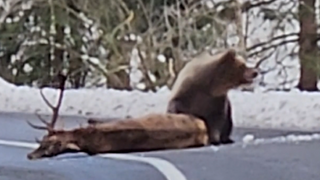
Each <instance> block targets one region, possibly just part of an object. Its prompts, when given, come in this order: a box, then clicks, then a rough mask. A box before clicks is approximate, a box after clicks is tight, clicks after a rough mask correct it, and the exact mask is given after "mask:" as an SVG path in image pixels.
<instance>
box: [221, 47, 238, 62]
mask: <svg viewBox="0 0 320 180" xmlns="http://www.w3.org/2000/svg"><path fill="white" fill-rule="evenodd" d="M236 55H237V52H236V50H235V49H228V50H227V51H226V52H225V54H224V55H223V57H222V58H223V59H224V61H228V62H230V61H232V62H233V61H234V60H235V59H236Z"/></svg>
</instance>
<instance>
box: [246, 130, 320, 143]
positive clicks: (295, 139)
mask: <svg viewBox="0 0 320 180" xmlns="http://www.w3.org/2000/svg"><path fill="white" fill-rule="evenodd" d="M315 140H320V134H318V133H314V134H311V135H295V134H290V135H287V136H279V137H274V138H261V139H256V140H254V141H251V142H247V143H244V144H243V146H246V145H248V144H253V145H258V144H270V143H299V142H309V141H315Z"/></svg>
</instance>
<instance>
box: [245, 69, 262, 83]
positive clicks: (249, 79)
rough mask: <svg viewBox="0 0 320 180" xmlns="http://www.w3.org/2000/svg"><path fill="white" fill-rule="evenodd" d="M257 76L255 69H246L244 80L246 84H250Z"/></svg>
mask: <svg viewBox="0 0 320 180" xmlns="http://www.w3.org/2000/svg"><path fill="white" fill-rule="evenodd" d="M258 75H259V72H258V70H257V69H255V68H248V69H247V70H246V71H245V73H244V79H245V80H246V81H247V82H252V81H253V79H254V78H256V77H257V76H258Z"/></svg>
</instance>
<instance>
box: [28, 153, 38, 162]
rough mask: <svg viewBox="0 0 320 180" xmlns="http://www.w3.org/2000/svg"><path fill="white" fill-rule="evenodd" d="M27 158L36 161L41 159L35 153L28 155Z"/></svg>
mask: <svg viewBox="0 0 320 180" xmlns="http://www.w3.org/2000/svg"><path fill="white" fill-rule="evenodd" d="M27 158H28V159H29V160H35V159H39V157H37V156H36V155H35V154H33V153H29V154H28V155H27Z"/></svg>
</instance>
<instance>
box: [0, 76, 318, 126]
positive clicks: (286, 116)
mask: <svg viewBox="0 0 320 180" xmlns="http://www.w3.org/2000/svg"><path fill="white" fill-rule="evenodd" d="M169 93H170V92H169V90H166V89H162V90H161V91H159V92H157V93H151V92H150V93H142V92H139V91H132V92H128V91H117V90H107V89H103V88H97V89H81V90H66V92H65V98H64V101H63V105H62V106H61V114H63V115H90V116H107V117H125V116H127V115H131V116H134V117H137V116H141V115H144V114H147V113H150V112H164V111H165V109H166V104H167V99H168V97H169ZM44 94H45V95H46V96H47V98H48V100H49V101H50V102H54V103H55V102H56V95H57V91H56V90H54V89H49V88H46V89H45V90H44ZM230 99H231V102H232V106H233V113H234V114H233V115H234V121H235V125H236V126H242V127H260V128H277V129H278V128H279V129H295V130H299V129H300V130H319V129H320V128H319V127H320V93H303V92H290V93H288V92H287V93H286V92H269V93H262V92H261V93H257V92H255V93H251V92H240V91H231V92H230ZM0 101H1V103H0V111H4V112H27V113H34V112H36V111H38V112H39V113H44V114H48V113H50V109H48V107H47V106H46V105H45V103H44V102H43V100H42V99H41V96H40V94H39V90H38V89H36V88H31V87H26V86H20V87H16V86H14V85H12V84H8V83H7V82H5V81H3V80H2V79H0Z"/></svg>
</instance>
